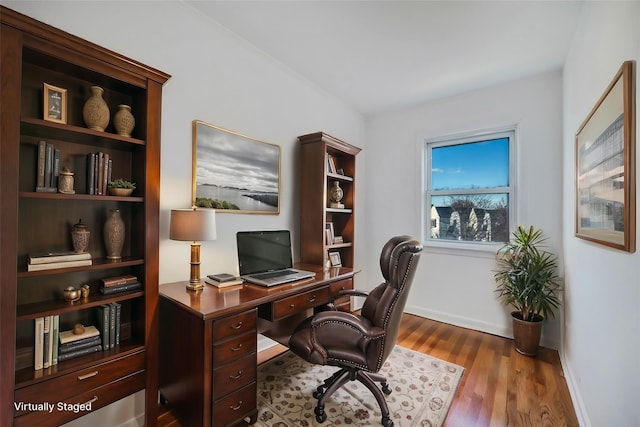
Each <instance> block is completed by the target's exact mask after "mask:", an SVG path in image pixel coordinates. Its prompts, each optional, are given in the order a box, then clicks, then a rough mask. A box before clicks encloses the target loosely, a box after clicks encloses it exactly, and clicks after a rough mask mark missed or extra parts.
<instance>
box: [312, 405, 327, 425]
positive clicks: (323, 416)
mask: <svg viewBox="0 0 640 427" xmlns="http://www.w3.org/2000/svg"><path fill="white" fill-rule="evenodd" d="M313 412H314V413H315V414H316V421H317V422H319V423H323V422H325V421H327V413H326V412H324V407H322V408H321V407H319V406H316V409H314V410H313Z"/></svg>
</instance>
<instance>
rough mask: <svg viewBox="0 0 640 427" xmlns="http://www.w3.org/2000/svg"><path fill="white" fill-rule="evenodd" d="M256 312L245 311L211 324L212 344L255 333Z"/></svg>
mask: <svg viewBox="0 0 640 427" xmlns="http://www.w3.org/2000/svg"><path fill="white" fill-rule="evenodd" d="M255 329H256V310H249V311H245V312H244V313H240V314H236V315H234V316H229V317H225V318H224V319H220V320H216V321H214V322H213V342H218V341H221V340H223V339H225V338H228V337H231V336H234V335H240V334H244V333H245V332H249V331H255Z"/></svg>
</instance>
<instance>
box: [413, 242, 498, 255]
mask: <svg viewBox="0 0 640 427" xmlns="http://www.w3.org/2000/svg"><path fill="white" fill-rule="evenodd" d="M503 245H504V243H466V242H447V241H433V240H428V241H426V242H423V243H422V246H423V248H424V250H425V251H426V252H430V253H437V254H441V255H456V256H468V257H474V258H495V257H496V252H498V249H500V248H501V247H502V246H503Z"/></svg>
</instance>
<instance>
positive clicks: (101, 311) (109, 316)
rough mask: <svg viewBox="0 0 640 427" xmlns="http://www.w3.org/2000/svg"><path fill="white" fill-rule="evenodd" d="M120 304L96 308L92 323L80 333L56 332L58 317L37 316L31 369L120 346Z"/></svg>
mask: <svg viewBox="0 0 640 427" xmlns="http://www.w3.org/2000/svg"><path fill="white" fill-rule="evenodd" d="M121 312H122V304H121V303H118V302H112V303H109V304H103V305H101V306H100V307H96V324H97V325H98V328H96V327H95V326H94V325H90V326H82V327H80V330H79V331H78V330H76V329H75V328H74V329H70V330H67V331H60V316H59V315H57V314H56V315H51V316H44V317H38V318H37V319H36V320H35V343H34V344H35V345H34V356H33V357H34V360H33V368H34V369H35V370H39V369H43V368H48V367H50V366H53V365H57V364H58V362H63V361H65V360H69V359H73V358H74V357H79V356H84V355H86V354H90V353H95V352H98V351H106V350H109V349H112V348H115V347H117V346H118V345H120V329H121V328H120V324H121V320H120V319H121Z"/></svg>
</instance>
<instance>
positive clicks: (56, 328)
mask: <svg viewBox="0 0 640 427" xmlns="http://www.w3.org/2000/svg"><path fill="white" fill-rule="evenodd" d="M52 338H53V355H52V356H51V364H52V365H57V364H58V353H59V351H60V315H58V314H56V315H54V316H53V336H52Z"/></svg>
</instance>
